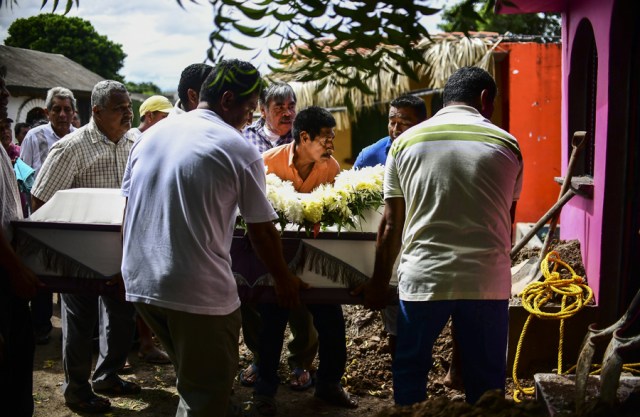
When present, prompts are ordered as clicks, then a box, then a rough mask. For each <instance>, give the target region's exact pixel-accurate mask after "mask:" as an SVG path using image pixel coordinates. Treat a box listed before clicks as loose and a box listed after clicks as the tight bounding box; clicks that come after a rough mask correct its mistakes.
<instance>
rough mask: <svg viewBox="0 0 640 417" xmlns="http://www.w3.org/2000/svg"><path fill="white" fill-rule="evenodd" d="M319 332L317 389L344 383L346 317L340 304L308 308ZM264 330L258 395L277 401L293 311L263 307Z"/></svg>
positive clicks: (261, 336) (260, 352)
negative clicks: (275, 398) (289, 320)
mask: <svg viewBox="0 0 640 417" xmlns="http://www.w3.org/2000/svg"><path fill="white" fill-rule="evenodd" d="M306 306H307V308H308V309H309V312H310V313H311V315H312V316H313V325H314V327H315V328H316V330H317V331H318V356H319V364H318V372H317V373H316V375H317V385H323V384H336V383H339V382H340V379H341V378H342V375H343V374H344V368H345V366H346V363H347V345H346V340H345V337H346V336H345V328H344V316H343V314H342V306H340V305H339V304H307V305H306ZM258 308H259V310H260V317H261V318H262V329H261V331H260V341H259V347H258V352H259V355H260V373H259V376H258V380H257V381H256V385H255V388H254V394H256V395H265V396H269V397H273V396H275V395H276V391H277V390H278V384H279V383H280V379H279V378H278V365H279V364H280V353H281V351H282V344H283V342H284V330H285V328H286V326H287V321H288V319H289V310H287V309H284V308H281V307H279V306H278V305H277V304H259V307H258Z"/></svg>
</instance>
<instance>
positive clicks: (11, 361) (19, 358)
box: [0, 269, 35, 417]
mask: <svg viewBox="0 0 640 417" xmlns="http://www.w3.org/2000/svg"><path fill="white" fill-rule="evenodd" d="M0 275H1V276H3V279H2V281H3V282H1V283H0V404H3V407H4V408H5V410H9V409H10V410H11V412H10V414H11V415H12V416H16V417H31V416H32V415H33V358H34V352H35V341H34V337H33V327H32V325H31V315H30V313H29V302H28V301H26V300H21V299H19V298H17V297H15V296H13V295H12V294H11V291H12V290H11V288H10V287H9V283H8V279H6V278H5V277H6V271H3V270H1V269H0Z"/></svg>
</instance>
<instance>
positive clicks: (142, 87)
mask: <svg viewBox="0 0 640 417" xmlns="http://www.w3.org/2000/svg"><path fill="white" fill-rule="evenodd" d="M126 86H127V90H128V91H129V92H130V93H140V94H146V95H148V96H153V95H155V94H162V90H160V87H158V86H157V85H155V84H154V83H152V82H143V83H134V82H131V81H127V82H126Z"/></svg>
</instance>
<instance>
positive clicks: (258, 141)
mask: <svg viewBox="0 0 640 417" xmlns="http://www.w3.org/2000/svg"><path fill="white" fill-rule="evenodd" d="M264 122H265V120H264V117H261V118H259V119H258V120H257V121H256V122H254V123H253V124H251V125H249V126H247V127H246V128H245V129H244V130H243V131H242V135H243V136H244V137H245V139H247V140H248V141H249V142H251V143H253V145H254V146H255V147H256V148H257V149H258V152H260V153H263V152H264V151H268V150H269V149H271V148H275V147H276V146H280V145H284V144H286V143H291V142H293V135H292V134H291V131H289V133H287V134H286V135H284V136H280V138H279V139H278V140H277V141H276V143H271V142H270V141H269V139H267V135H266V134H265V133H264Z"/></svg>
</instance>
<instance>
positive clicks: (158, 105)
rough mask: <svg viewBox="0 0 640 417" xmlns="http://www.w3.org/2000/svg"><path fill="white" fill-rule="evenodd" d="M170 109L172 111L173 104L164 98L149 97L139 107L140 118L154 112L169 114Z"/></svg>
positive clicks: (158, 96)
mask: <svg viewBox="0 0 640 417" xmlns="http://www.w3.org/2000/svg"><path fill="white" fill-rule="evenodd" d="M171 109H173V104H171V102H170V101H169V99H168V98H166V97H165V96H160V95H157V96H151V97H149V98H148V99H146V100H145V101H143V102H142V104H141V105H140V117H142V116H144V115H145V114H147V113H149V112H154V111H161V112H165V113H169V112H170V111H171Z"/></svg>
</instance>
